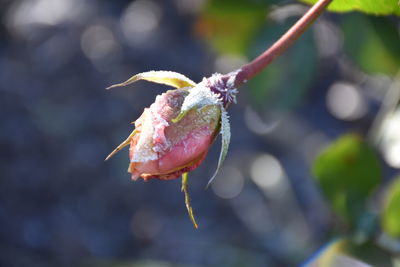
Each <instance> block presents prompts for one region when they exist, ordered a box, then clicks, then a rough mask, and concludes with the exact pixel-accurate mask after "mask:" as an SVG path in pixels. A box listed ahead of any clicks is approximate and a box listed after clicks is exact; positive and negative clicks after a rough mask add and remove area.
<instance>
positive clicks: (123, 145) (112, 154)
mask: <svg viewBox="0 0 400 267" xmlns="http://www.w3.org/2000/svg"><path fill="white" fill-rule="evenodd" d="M136 132H137V131H136V129H135V130H133V131H132V133H131V134H130V135H129V136H128V138H126V139H125V141H124V142H122V143H121V144H120V145H119V146H117V148H116V149H114V150H113V152H111V153H110V154H109V155H108V156H107V157H106V159H105V161H106V160H108V159H109V158H111V157H112V156H114V155H115V154H116V153H117V152H118V151H120V150H121V149H123V148H124V147H126V146H127V145H129V144H130V143H131V139H132V137H133V136H134V135H135V134H136Z"/></svg>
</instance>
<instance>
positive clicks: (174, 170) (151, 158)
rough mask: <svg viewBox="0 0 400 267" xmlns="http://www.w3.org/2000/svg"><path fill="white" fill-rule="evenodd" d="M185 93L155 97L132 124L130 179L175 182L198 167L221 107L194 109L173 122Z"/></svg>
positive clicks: (203, 156)
mask: <svg viewBox="0 0 400 267" xmlns="http://www.w3.org/2000/svg"><path fill="white" fill-rule="evenodd" d="M188 94H189V92H188V90H186V89H176V90H170V91H167V92H166V93H163V94H162V95H159V96H157V98H156V101H155V103H153V104H152V105H151V106H150V107H149V108H146V109H145V110H144V112H143V114H142V115H141V116H140V118H139V119H138V120H137V121H136V122H135V127H136V130H135V131H136V133H135V134H134V135H133V136H132V137H131V139H130V149H129V158H130V165H129V168H128V172H130V173H131V174H132V179H133V180H136V179H138V178H139V177H142V178H143V179H144V180H145V181H147V180H148V179H150V178H157V179H161V180H170V179H175V178H177V177H179V176H180V175H181V174H182V173H184V172H189V171H192V170H194V169H195V168H197V167H198V166H199V165H200V163H201V162H202V161H203V159H204V158H205V156H206V154H207V152H208V149H209V147H210V145H211V144H212V143H213V141H214V139H215V137H216V135H217V133H218V128H219V127H218V126H219V121H220V117H221V112H220V107H219V106H218V105H206V106H202V107H199V108H194V109H191V110H190V111H188V112H187V113H185V115H184V116H183V117H182V118H181V119H180V120H179V121H177V122H173V120H174V119H175V118H177V117H178V115H180V114H181V107H182V104H183V101H184V99H185V97H186V96H187V95H188Z"/></svg>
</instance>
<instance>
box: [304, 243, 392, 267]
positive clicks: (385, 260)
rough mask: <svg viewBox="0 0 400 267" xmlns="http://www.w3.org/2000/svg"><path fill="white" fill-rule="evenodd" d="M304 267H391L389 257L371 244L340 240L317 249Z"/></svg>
mask: <svg viewBox="0 0 400 267" xmlns="http://www.w3.org/2000/svg"><path fill="white" fill-rule="evenodd" d="M302 266H304V267H354V266H358V267H372V266H376V267H378V266H379V267H392V264H391V255H390V254H389V253H388V252H387V251H385V250H383V249H382V248H380V247H378V246H377V245H375V244H373V243H372V242H365V243H355V242H353V241H352V240H350V239H345V238H340V239H337V240H334V241H331V242H329V243H328V244H327V245H325V246H324V247H322V248H321V249H319V250H318V251H317V252H316V253H315V254H314V255H313V256H312V257H311V258H310V259H309V260H308V261H307V262H306V263H305V264H303V265H302Z"/></svg>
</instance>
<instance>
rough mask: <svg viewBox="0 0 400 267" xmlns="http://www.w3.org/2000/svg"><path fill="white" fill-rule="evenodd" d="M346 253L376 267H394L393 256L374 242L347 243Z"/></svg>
mask: <svg viewBox="0 0 400 267" xmlns="http://www.w3.org/2000/svg"><path fill="white" fill-rule="evenodd" d="M345 250H346V253H349V254H350V255H352V256H354V257H356V258H358V259H360V260H362V261H364V262H366V263H368V264H370V265H371V266H376V267H392V266H393V264H392V255H391V254H390V253H389V252H387V251H386V250H384V249H382V248H381V247H379V246H378V245H376V244H375V243H374V242H372V241H368V242H365V243H362V244H358V243H354V242H350V241H349V242H347V243H346V246H345Z"/></svg>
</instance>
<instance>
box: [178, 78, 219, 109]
mask: <svg viewBox="0 0 400 267" xmlns="http://www.w3.org/2000/svg"><path fill="white" fill-rule="evenodd" d="M221 104H222V101H221V100H220V99H219V98H218V95H217V94H215V93H213V92H211V90H210V89H209V88H207V87H205V86H204V85H203V84H202V83H199V84H197V85H196V86H195V87H193V88H191V89H190V90H189V94H188V95H187V97H185V100H184V101H183V104H182V107H181V114H184V113H186V112H188V111H189V110H191V109H193V108H196V109H200V108H203V107H205V106H208V105H221ZM178 117H179V116H178Z"/></svg>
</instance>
